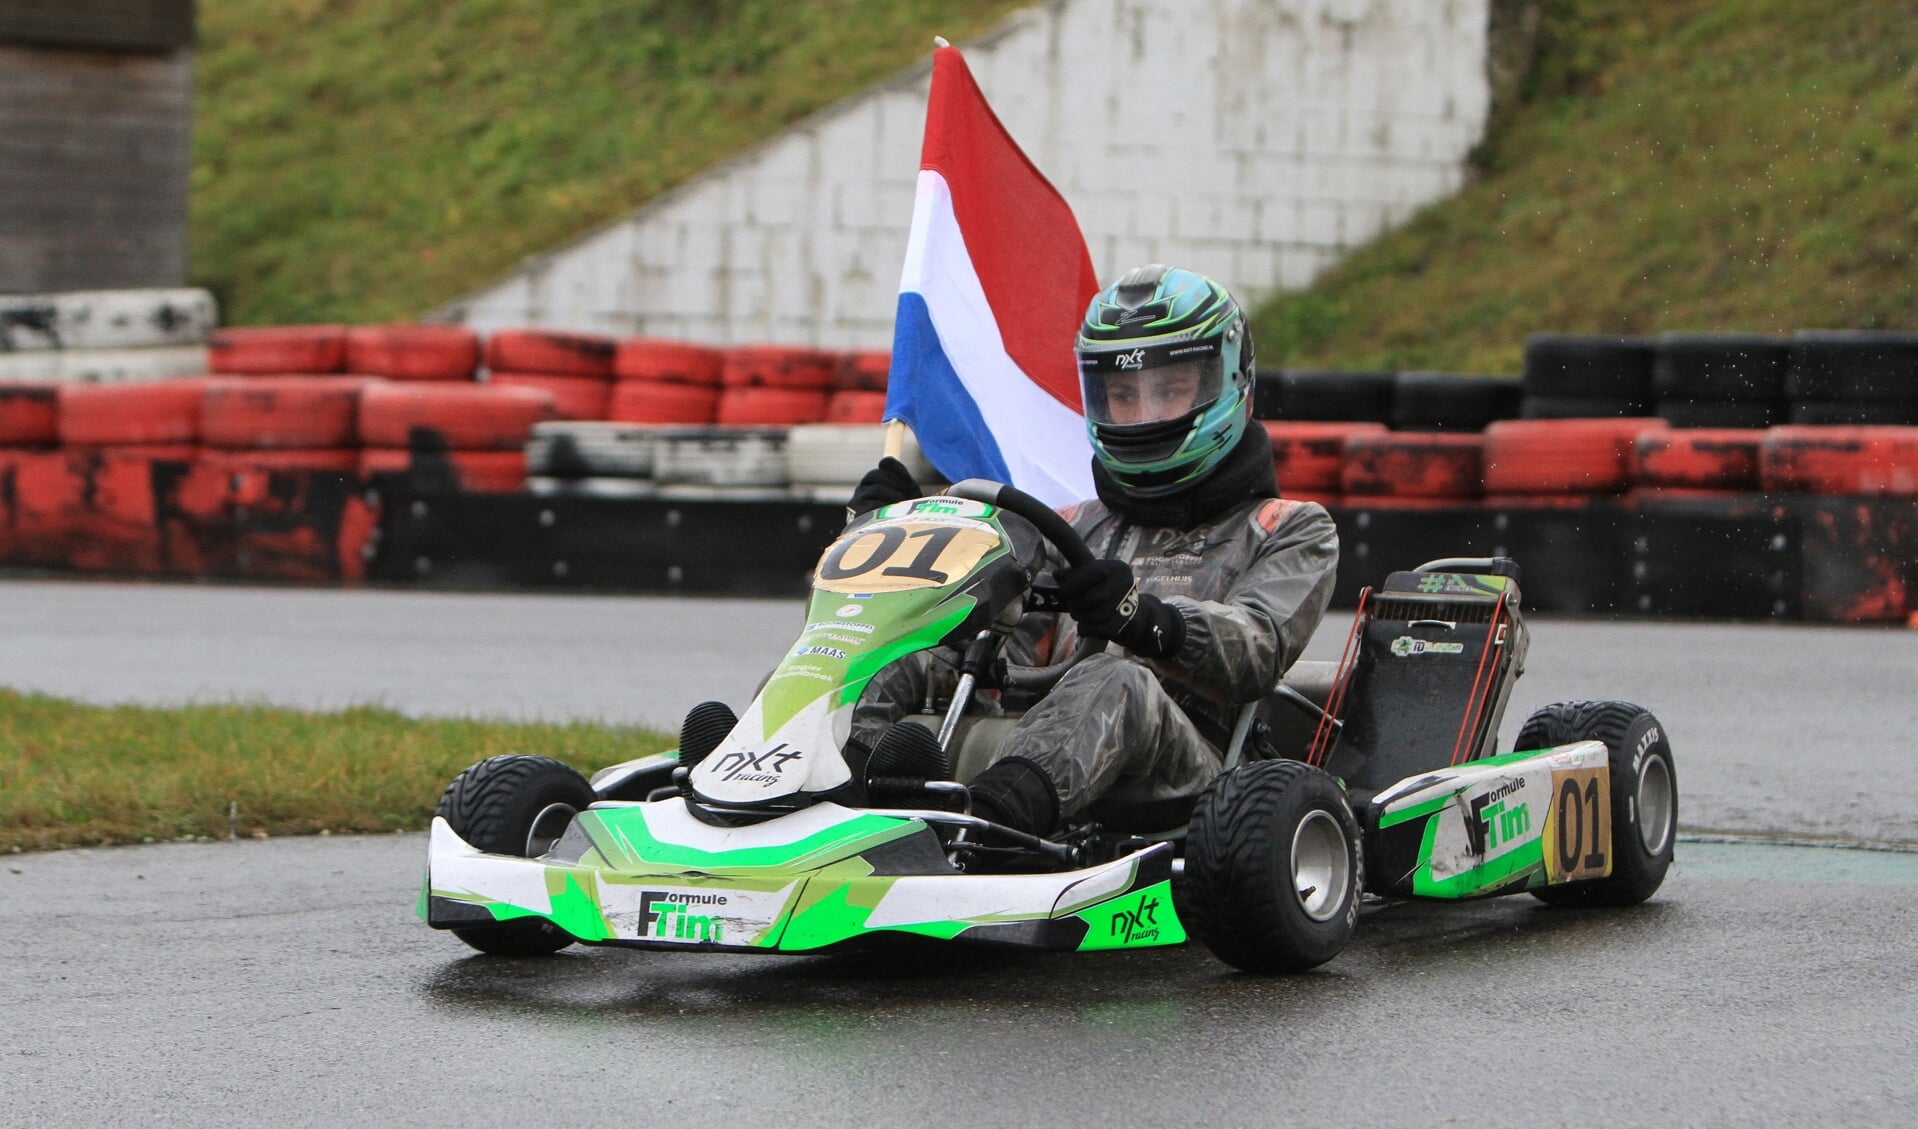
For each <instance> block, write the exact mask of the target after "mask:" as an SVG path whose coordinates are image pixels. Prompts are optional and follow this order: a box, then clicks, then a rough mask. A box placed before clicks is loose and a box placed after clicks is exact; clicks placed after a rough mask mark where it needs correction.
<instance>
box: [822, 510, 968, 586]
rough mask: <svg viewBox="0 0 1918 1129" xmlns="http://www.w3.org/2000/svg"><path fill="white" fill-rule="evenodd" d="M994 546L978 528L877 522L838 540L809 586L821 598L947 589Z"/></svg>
mask: <svg viewBox="0 0 1918 1129" xmlns="http://www.w3.org/2000/svg"><path fill="white" fill-rule="evenodd" d="M998 544H999V534H998V533H997V532H996V531H995V530H994V529H993V528H992V526H990V525H986V524H985V523H983V522H964V523H958V522H932V521H902V522H899V523H897V524H894V523H892V522H881V523H879V524H876V525H871V526H868V527H867V528H865V529H862V530H860V531H859V532H857V533H853V534H849V535H847V536H845V537H841V538H840V539H839V540H837V541H835V542H833V545H832V548H830V549H827V550H826V555H825V556H824V557H822V558H820V561H819V571H818V573H817V574H816V575H814V577H813V586H814V587H816V588H819V589H821V590H823V591H827V592H847V593H851V592H904V591H906V590H907V589H910V588H933V587H937V586H939V585H941V584H950V583H952V581H953V580H954V579H955V578H957V577H960V576H963V575H965V574H966V573H967V572H969V571H971V569H972V567H973V566H974V565H976V564H978V563H979V559H980V558H981V557H983V556H985V555H986V554H987V553H989V552H991V551H992V550H993V549H994V548H996V547H997V546H998Z"/></svg>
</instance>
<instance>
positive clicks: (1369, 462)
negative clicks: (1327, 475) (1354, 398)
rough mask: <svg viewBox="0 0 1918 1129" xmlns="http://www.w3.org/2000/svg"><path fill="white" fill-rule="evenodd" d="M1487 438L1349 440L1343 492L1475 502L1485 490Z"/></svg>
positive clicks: (1341, 480) (1378, 437)
mask: <svg viewBox="0 0 1918 1129" xmlns="http://www.w3.org/2000/svg"><path fill="white" fill-rule="evenodd" d="M1484 447H1485V440H1484V437H1483V436H1481V435H1478V434H1471V435H1448V434H1437V433H1432V434H1405V433H1401V432H1387V433H1385V434H1372V435H1353V436H1349V437H1347V439H1346V440H1345V449H1344V457H1343V459H1342V461H1341V465H1340V470H1339V490H1340V492H1341V493H1343V494H1344V495H1345V496H1346V498H1347V499H1348V500H1353V501H1357V500H1358V499H1359V498H1361V497H1365V498H1371V497H1379V498H1400V499H1407V498H1409V499H1444V500H1457V499H1470V498H1477V497H1478V496H1479V495H1480V493H1482V492H1483V489H1484V461H1483V456H1484Z"/></svg>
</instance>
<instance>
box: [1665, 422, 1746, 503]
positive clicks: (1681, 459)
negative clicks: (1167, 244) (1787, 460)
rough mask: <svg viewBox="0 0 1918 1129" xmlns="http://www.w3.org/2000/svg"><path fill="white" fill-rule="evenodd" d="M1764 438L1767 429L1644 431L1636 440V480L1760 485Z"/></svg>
mask: <svg viewBox="0 0 1918 1129" xmlns="http://www.w3.org/2000/svg"><path fill="white" fill-rule="evenodd" d="M1764 438H1765V433H1764V432H1763V431H1746V430H1730V429H1693V430H1669V431H1648V432H1643V433H1641V434H1640V435H1639V436H1638V437H1637V439H1636V440H1635V441H1634V445H1633V455H1632V458H1633V464H1632V481H1633V482H1634V483H1635V484H1636V485H1638V486H1640V487H1652V488H1659V489H1685V490H1731V491H1750V490H1756V489H1758V449H1759V445H1760V443H1762V442H1763V440H1764Z"/></svg>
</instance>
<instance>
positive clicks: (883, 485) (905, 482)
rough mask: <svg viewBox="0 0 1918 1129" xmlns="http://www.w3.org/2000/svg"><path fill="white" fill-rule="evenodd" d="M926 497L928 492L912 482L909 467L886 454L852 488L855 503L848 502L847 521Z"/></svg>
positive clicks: (852, 501) (915, 482)
mask: <svg viewBox="0 0 1918 1129" xmlns="http://www.w3.org/2000/svg"><path fill="white" fill-rule="evenodd" d="M925 496H926V492H925V491H924V490H923V489H921V488H920V486H919V483H918V482H917V481H915V480H914V479H913V477H912V472H911V471H909V470H907V469H906V464H905V463H902V462H900V461H899V460H898V459H895V458H893V457H892V456H891V455H887V456H886V457H885V458H883V459H880V460H879V465H878V466H876V467H874V468H872V469H871V470H869V471H867V472H866V477H864V478H862V479H860V480H859V485H858V486H857V487H855V488H854V489H853V492H852V500H851V501H849V502H847V503H846V519H847V520H848V521H850V520H852V519H853V518H856V517H858V516H859V515H860V514H867V513H871V512H872V511H874V510H876V509H878V508H879V507H881V506H890V505H892V504H893V503H894V502H906V501H910V500H912V499H914V498H923V497H925Z"/></svg>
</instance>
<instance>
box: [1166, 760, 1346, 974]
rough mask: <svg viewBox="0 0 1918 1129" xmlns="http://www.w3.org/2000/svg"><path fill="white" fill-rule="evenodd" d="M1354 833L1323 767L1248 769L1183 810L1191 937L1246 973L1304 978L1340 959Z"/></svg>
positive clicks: (1340, 792) (1296, 764)
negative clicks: (1187, 815) (1186, 813)
mask: <svg viewBox="0 0 1918 1129" xmlns="http://www.w3.org/2000/svg"><path fill="white" fill-rule="evenodd" d="M1363 857H1364V854H1363V852H1362V851H1361V850H1360V849H1359V825H1358V820H1356V819H1355V818H1353V815H1352V807H1351V804H1349V803H1348V802H1347V801H1346V798H1345V790H1344V789H1343V788H1341V787H1340V786H1339V783H1338V781H1336V780H1334V779H1333V778H1332V777H1331V776H1330V775H1328V774H1327V773H1326V772H1325V771H1323V770H1322V769H1318V768H1315V767H1313V766H1311V765H1308V764H1304V763H1302V762H1300V761H1292V760H1265V761H1252V762H1249V763H1246V764H1241V765H1239V766H1238V767H1237V768H1234V769H1232V770H1231V771H1229V772H1226V773H1224V774H1222V775H1221V776H1220V777H1219V778H1218V779H1217V780H1215V781H1213V782H1212V785H1211V786H1210V787H1209V788H1207V789H1206V791H1205V792H1204V794H1202V795H1201V796H1200V797H1199V802H1198V803H1197V804H1196V805H1195V806H1194V807H1193V809H1192V823H1191V826H1190V828H1189V829H1188V831H1187V837H1186V860H1185V879H1186V881H1185V887H1186V889H1185V895H1186V899H1187V901H1188V903H1189V905H1190V909H1191V914H1190V921H1189V922H1188V923H1187V924H1188V925H1190V927H1191V930H1192V933H1193V935H1194V936H1196V937H1198V938H1199V939H1200V940H1201V941H1203V942H1205V945H1206V947H1207V948H1209V949H1211V950H1212V952H1213V955H1215V956H1217V957H1218V958H1219V959H1220V960H1222V961H1224V962H1226V963H1227V964H1229V965H1232V966H1233V967H1235V968H1239V969H1243V970H1244V971H1246V972H1303V971H1305V970H1306V969H1308V968H1313V967H1316V966H1318V965H1321V964H1324V963H1325V962H1326V961H1328V960H1331V959H1332V958H1333V957H1335V956H1337V955H1339V951H1340V950H1342V949H1344V948H1345V944H1346V942H1347V941H1349V940H1350V939H1351V937H1352V929H1353V926H1354V925H1356V924H1357V922H1358V912H1359V893H1360V891H1361V890H1363V889H1364V886H1365V883H1364V862H1363Z"/></svg>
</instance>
